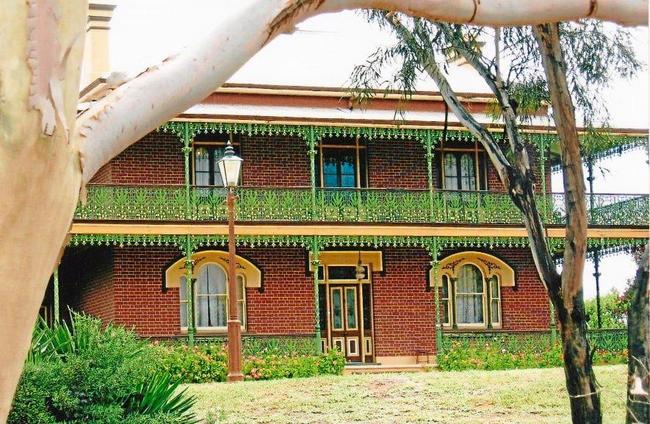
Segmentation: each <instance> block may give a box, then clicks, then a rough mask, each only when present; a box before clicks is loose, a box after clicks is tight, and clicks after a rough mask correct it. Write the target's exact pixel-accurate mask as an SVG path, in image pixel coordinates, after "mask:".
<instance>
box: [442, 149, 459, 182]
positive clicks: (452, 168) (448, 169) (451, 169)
mask: <svg viewBox="0 0 650 424" xmlns="http://www.w3.org/2000/svg"><path fill="white" fill-rule="evenodd" d="M445 189H446V190H458V175H457V168H456V155H454V154H453V153H447V154H445Z"/></svg>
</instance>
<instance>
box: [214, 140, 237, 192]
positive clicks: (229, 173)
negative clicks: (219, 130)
mask: <svg viewBox="0 0 650 424" xmlns="http://www.w3.org/2000/svg"><path fill="white" fill-rule="evenodd" d="M242 162H243V159H242V158H240V157H239V156H237V155H235V150H234V149H233V148H232V144H231V143H230V141H228V145H227V146H226V151H225V153H224V155H223V157H222V158H221V159H219V162H218V163H219V172H220V173H221V178H222V180H223V185H224V187H237V183H238V182H239V172H240V171H241V163H242Z"/></svg>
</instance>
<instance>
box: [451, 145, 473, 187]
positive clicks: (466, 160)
mask: <svg viewBox="0 0 650 424" xmlns="http://www.w3.org/2000/svg"><path fill="white" fill-rule="evenodd" d="M444 158H445V159H444V160H445V164H444V172H445V189H446V190H476V162H475V157H474V154H473V153H445V156H444Z"/></svg>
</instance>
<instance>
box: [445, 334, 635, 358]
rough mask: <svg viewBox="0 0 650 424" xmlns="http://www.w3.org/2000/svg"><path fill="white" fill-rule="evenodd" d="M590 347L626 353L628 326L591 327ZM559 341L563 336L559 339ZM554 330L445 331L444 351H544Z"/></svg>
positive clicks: (550, 341) (588, 336) (589, 335)
mask: <svg viewBox="0 0 650 424" xmlns="http://www.w3.org/2000/svg"><path fill="white" fill-rule="evenodd" d="M587 338H588V340H589V344H590V348H592V349H593V348H596V349H598V350H608V351H613V352H622V351H624V350H625V349H627V329H625V328H617V329H603V330H589V331H588V332H587ZM557 342H559V339H558V340H557ZM551 343H552V338H551V331H550V330H549V331H535V332H512V331H507V332H506V331H498V332H481V333H453V332H443V338H442V350H443V351H446V352H448V351H449V350H450V349H462V348H467V347H469V346H473V347H480V346H488V345H490V346H496V347H498V348H499V350H502V351H505V352H509V353H516V352H543V351H544V350H546V349H547V348H548V347H549V346H551Z"/></svg>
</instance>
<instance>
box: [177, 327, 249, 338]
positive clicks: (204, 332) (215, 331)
mask: <svg viewBox="0 0 650 424" xmlns="http://www.w3.org/2000/svg"><path fill="white" fill-rule="evenodd" d="M241 333H242V335H244V334H246V329H245V328H243V327H242V329H241ZM194 334H195V335H196V336H226V335H228V328H227V327H219V328H210V329H198V328H197V329H196V333H194ZM181 335H183V336H187V328H181Z"/></svg>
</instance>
